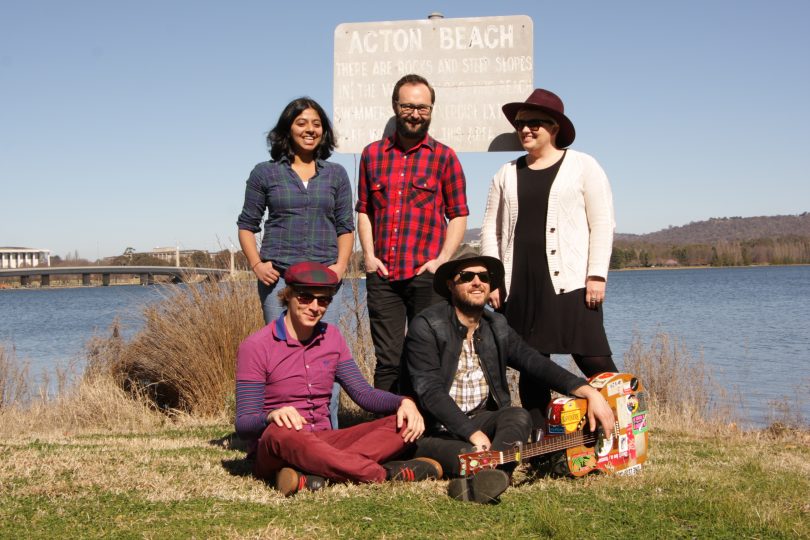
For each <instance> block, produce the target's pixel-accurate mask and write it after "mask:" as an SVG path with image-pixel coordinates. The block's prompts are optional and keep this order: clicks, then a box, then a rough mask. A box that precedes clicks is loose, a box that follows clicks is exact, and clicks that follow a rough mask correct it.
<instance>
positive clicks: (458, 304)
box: [453, 291, 488, 316]
mask: <svg viewBox="0 0 810 540" xmlns="http://www.w3.org/2000/svg"><path fill="white" fill-rule="evenodd" d="M487 300H488V295H484V297H483V299H481V300H479V301H473V300H472V299H470V298H468V297H466V296H462V295H460V294H458V293H457V292H455V291H454V292H453V306H454V307H455V308H456V309H458V310H459V311H461V312H462V313H463V314H464V315H471V316H475V315H480V314H481V313H482V312H483V311H484V307H485V306H486V305H487Z"/></svg>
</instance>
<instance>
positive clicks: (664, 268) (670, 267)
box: [609, 263, 810, 272]
mask: <svg viewBox="0 0 810 540" xmlns="http://www.w3.org/2000/svg"><path fill="white" fill-rule="evenodd" d="M787 266H810V264H809V263H796V264H749V265H746V266H709V265H700V266H628V267H626V268H611V269H610V270H609V271H610V272H626V271H629V270H719V269H721V268H782V267H787Z"/></svg>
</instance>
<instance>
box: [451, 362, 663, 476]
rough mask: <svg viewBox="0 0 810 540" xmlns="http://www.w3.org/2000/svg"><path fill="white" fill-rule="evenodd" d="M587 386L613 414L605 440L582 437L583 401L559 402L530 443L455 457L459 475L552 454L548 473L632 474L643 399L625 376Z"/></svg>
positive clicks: (640, 444)
mask: <svg viewBox="0 0 810 540" xmlns="http://www.w3.org/2000/svg"><path fill="white" fill-rule="evenodd" d="M588 383H589V384H590V385H591V386H593V387H594V388H596V389H597V390H599V392H600V393H601V394H602V396H603V397H604V398H605V400H606V401H607V402H608V405H610V408H611V409H613V416H614V417H615V419H616V421H615V424H614V426H613V435H612V436H611V437H610V438H605V437H604V432H603V430H602V429H601V428H599V429H597V431H595V432H591V431H587V430H586V427H587V426H586V425H587V421H588V416H587V412H588V402H587V400H585V399H582V398H574V397H560V398H557V399H555V400H553V401H552V402H551V403H550V404H549V407H548V411H547V418H548V427H547V433H546V434H545V435H544V437H543V438H542V439H541V440H539V441H537V442H534V443H519V444H516V445H515V446H514V447H512V448H511V449H509V450H503V451H495V450H483V451H480V452H470V453H466V454H461V455H459V457H458V459H459V462H460V464H461V475H462V476H472V475H474V474H475V473H477V472H478V471H480V470H481V469H494V468H495V467H497V466H498V465H503V464H505V463H513V462H517V463H521V462H522V461H525V460H527V459H531V458H534V457H538V456H542V455H545V454H551V453H554V452H557V453H558V454H557V455H555V456H552V457H551V460H550V463H551V464H552V465H551V467H552V469H551V472H553V473H554V474H558V475H569V476H584V475H586V474H588V473H591V472H595V471H602V472H606V473H618V474H634V473H636V472H638V471H639V470H641V465H642V464H643V463H644V462H645V461H646V460H647V449H648V446H649V445H648V442H649V440H648V437H649V436H648V417H649V412H648V409H647V393H646V391H645V390H644V386H643V385H642V384H641V381H639V380H638V379H637V378H636V377H634V376H633V375H631V374H629V373H610V372H606V373H600V374H598V375H595V376H593V377H591V378H590V379H589V380H588Z"/></svg>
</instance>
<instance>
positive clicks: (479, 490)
mask: <svg viewBox="0 0 810 540" xmlns="http://www.w3.org/2000/svg"><path fill="white" fill-rule="evenodd" d="M508 487H509V475H508V474H506V473H505V472H504V471H502V470H500V469H484V470H483V471H478V473H477V474H476V475H475V476H473V477H471V478H454V479H452V480H450V482H449V483H448V485H447V494H448V495H449V496H450V497H452V498H453V499H456V500H457V501H468V502H477V503H481V504H486V503H494V502H497V499H498V497H499V496H500V494H501V493H503V492H504V491H506V488H508Z"/></svg>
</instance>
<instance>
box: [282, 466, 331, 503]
mask: <svg viewBox="0 0 810 540" xmlns="http://www.w3.org/2000/svg"><path fill="white" fill-rule="evenodd" d="M325 485H326V478H324V477H323V476H317V475H315V474H304V473H302V472H298V471H296V470H295V469H292V468H290V467H284V468H283V469H281V470H280V471H278V472H277V473H276V489H277V490H279V491H280V492H281V493H282V494H283V495H284V496H285V497H289V496H291V495H295V494H296V493H298V492H299V491H318V490H319V489H321V488H322V487H323V486H325Z"/></svg>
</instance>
